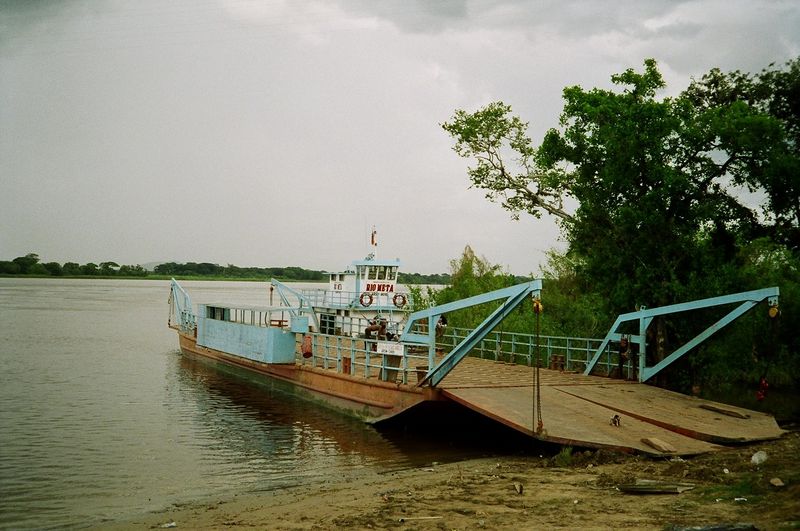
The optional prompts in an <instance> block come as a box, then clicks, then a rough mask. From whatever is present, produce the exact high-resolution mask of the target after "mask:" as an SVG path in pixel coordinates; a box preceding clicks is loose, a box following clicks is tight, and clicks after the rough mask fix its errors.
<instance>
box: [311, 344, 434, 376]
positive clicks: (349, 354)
mask: <svg viewBox="0 0 800 531" xmlns="http://www.w3.org/2000/svg"><path fill="white" fill-rule="evenodd" d="M307 335H309V336H311V352H312V354H311V357H309V358H304V357H303V356H299V358H298V361H299V362H300V363H301V364H303V365H311V366H312V367H320V368H323V369H335V370H336V372H338V373H343V374H349V375H351V376H356V377H361V378H365V379H369V378H380V379H381V380H383V381H387V382H391V383H395V382H398V381H399V382H401V383H403V384H414V383H416V381H417V380H418V379H419V378H420V377H421V376H424V375H425V374H426V373H427V370H428V367H427V365H428V355H427V352H422V351H420V352H419V353H417V352H416V351H415V350H412V349H409V348H406V349H405V351H404V353H403V354H402V355H395V354H394V353H388V352H383V351H382V350H381V346H382V345H385V344H387V343H388V344H395V345H401V344H400V343H396V342H390V341H383V340H375V339H365V338H354V337H347V336H336V335H328V334H321V333H309V334H307ZM302 337H303V336H301V335H298V338H297V340H298V347H299V344H300V341H302ZM298 352H299V348H298ZM413 375H417V376H416V379H415V377H414V376H413Z"/></svg>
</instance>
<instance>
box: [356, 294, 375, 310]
mask: <svg viewBox="0 0 800 531" xmlns="http://www.w3.org/2000/svg"><path fill="white" fill-rule="evenodd" d="M374 299H375V298H374V297H373V296H372V293H367V292H364V293H362V294H361V296H360V297H359V298H358V302H360V303H361V306H364V307H367V306H371V305H372V301H373V300H374Z"/></svg>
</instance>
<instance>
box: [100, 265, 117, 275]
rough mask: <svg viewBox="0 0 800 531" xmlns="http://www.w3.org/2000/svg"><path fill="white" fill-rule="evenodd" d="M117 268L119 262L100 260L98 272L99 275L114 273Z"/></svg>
mask: <svg viewBox="0 0 800 531" xmlns="http://www.w3.org/2000/svg"><path fill="white" fill-rule="evenodd" d="M117 269H119V264H118V263H116V262H101V263H100V274H101V275H106V276H110V275H115V274H116V273H117Z"/></svg>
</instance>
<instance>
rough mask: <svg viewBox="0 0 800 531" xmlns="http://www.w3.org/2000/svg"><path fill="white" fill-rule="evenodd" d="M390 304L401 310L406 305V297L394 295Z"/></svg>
mask: <svg viewBox="0 0 800 531" xmlns="http://www.w3.org/2000/svg"><path fill="white" fill-rule="evenodd" d="M392 302H393V303H394V305H395V306H397V307H398V308H402V307H403V306H405V305H406V302H407V300H406V296H405V295H403V294H402V293H395V294H394V297H392Z"/></svg>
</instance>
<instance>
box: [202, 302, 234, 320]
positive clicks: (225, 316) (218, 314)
mask: <svg viewBox="0 0 800 531" xmlns="http://www.w3.org/2000/svg"><path fill="white" fill-rule="evenodd" d="M206 316H207V317H208V318H209V319H216V320H217V321H230V320H231V310H230V309H229V308H218V307H216V306H207V307H206Z"/></svg>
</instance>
